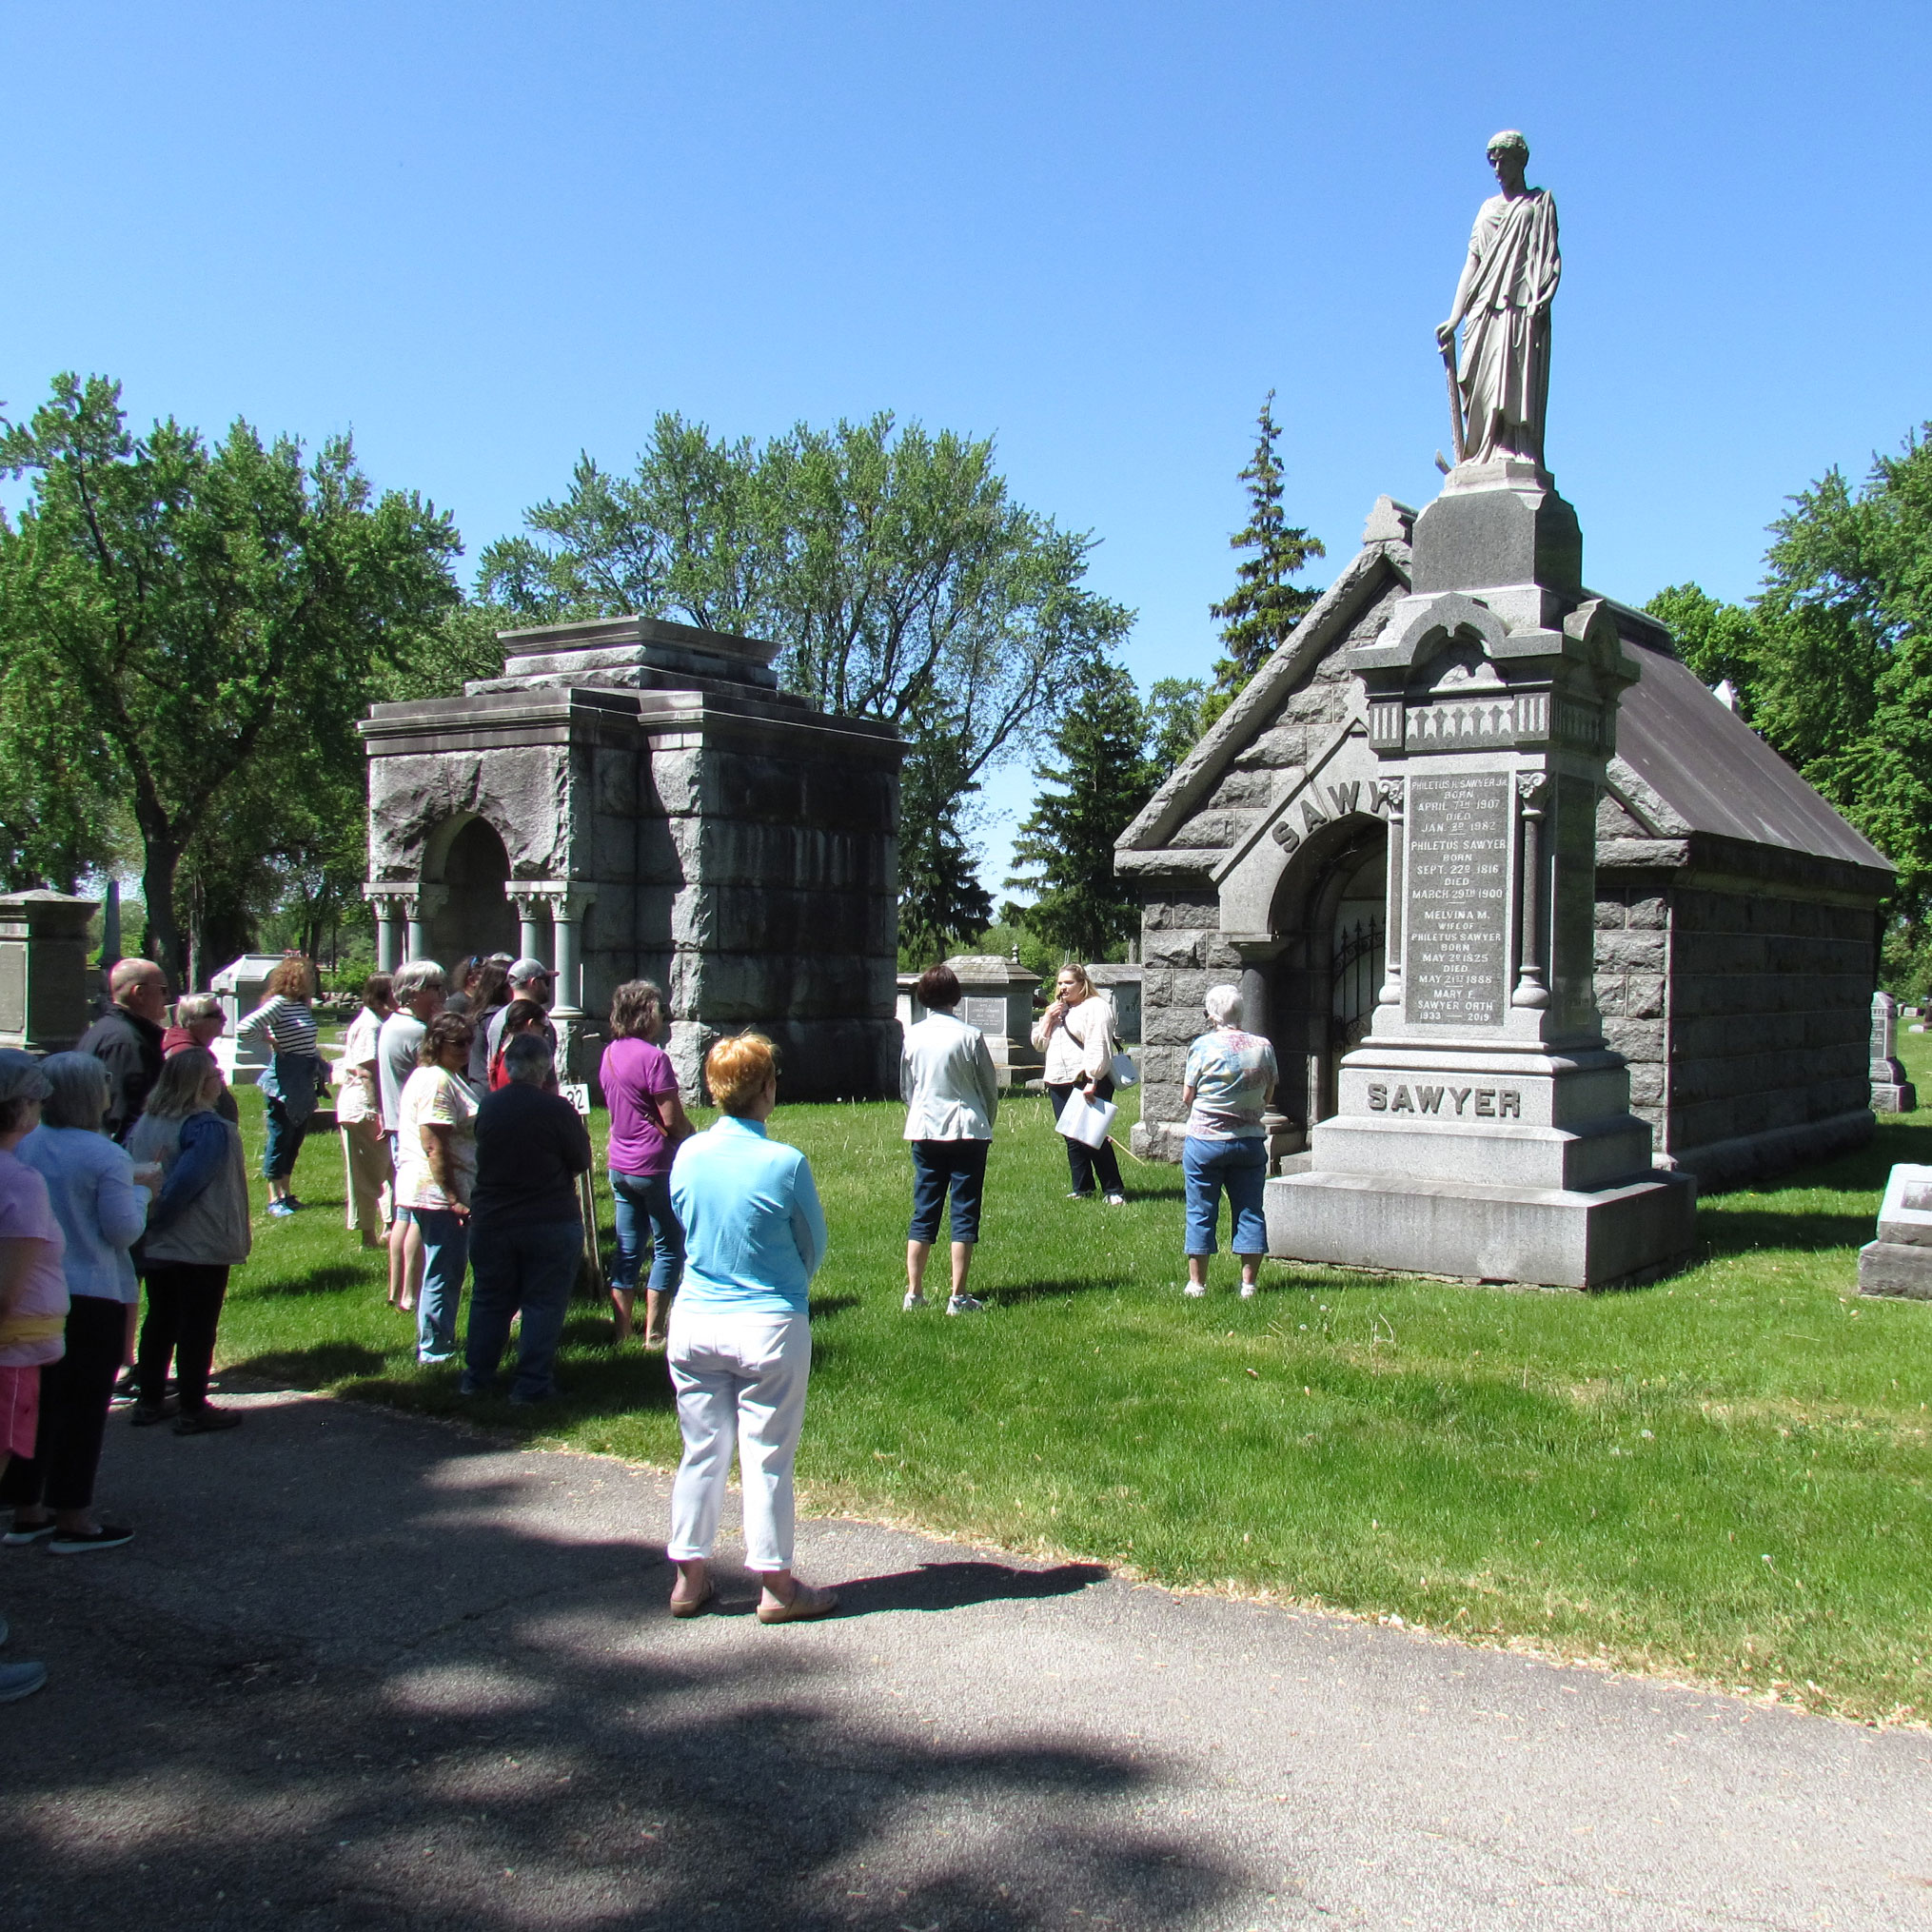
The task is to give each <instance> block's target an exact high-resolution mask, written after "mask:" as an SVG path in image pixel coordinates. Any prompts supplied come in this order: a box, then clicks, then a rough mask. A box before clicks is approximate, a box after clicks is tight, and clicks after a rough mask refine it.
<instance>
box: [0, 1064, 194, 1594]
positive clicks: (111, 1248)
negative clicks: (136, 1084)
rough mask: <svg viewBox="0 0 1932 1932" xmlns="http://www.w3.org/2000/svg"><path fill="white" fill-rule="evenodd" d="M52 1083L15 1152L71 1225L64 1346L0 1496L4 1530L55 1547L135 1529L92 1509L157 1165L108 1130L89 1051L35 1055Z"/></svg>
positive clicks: (104, 1542) (97, 1542)
mask: <svg viewBox="0 0 1932 1932" xmlns="http://www.w3.org/2000/svg"><path fill="white" fill-rule="evenodd" d="M40 1070H41V1072H42V1073H43V1074H45V1075H46V1076H47V1079H48V1082H49V1085H50V1086H51V1087H52V1089H53V1092H52V1093H51V1094H49V1097H48V1098H47V1099H46V1100H45V1101H44V1102H43V1103H42V1105H41V1112H40V1125H39V1126H38V1127H37V1128H35V1129H34V1131H33V1132H32V1133H31V1134H29V1135H28V1136H27V1138H26V1139H25V1140H23V1141H22V1142H21V1143H20V1150H19V1157H20V1158H21V1160H23V1161H24V1162H26V1164H27V1165H28V1166H29V1167H30V1168H32V1169H33V1170H34V1172H35V1173H38V1174H39V1175H40V1176H41V1178H42V1179H43V1180H45V1181H46V1183H47V1193H48V1198H49V1201H50V1202H51V1203H52V1206H53V1212H54V1218H55V1219H56V1220H58V1221H59V1223H60V1225H61V1232H63V1233H64V1234H65V1235H66V1236H67V1252H66V1254H65V1255H64V1257H63V1258H62V1267H63V1269H64V1270H65V1272H66V1274H67V1287H68V1315H67V1353H66V1354H64V1355H63V1356H62V1357H61V1358H60V1360H59V1361H58V1362H49V1363H47V1364H46V1365H45V1366H44V1367H43V1368H42V1369H41V1371H40V1426H39V1429H38V1432H37V1434H36V1437H35V1444H34V1452H33V1456H32V1458H31V1460H27V1459H23V1458H21V1457H18V1456H16V1457H15V1458H14V1459H13V1461H12V1462H11V1463H10V1464H9V1466H8V1469H7V1473H6V1475H5V1476H4V1477H0V1503H11V1504H12V1505H13V1527H12V1528H10V1530H9V1531H8V1533H7V1537H6V1539H5V1540H6V1541H7V1542H8V1543H10V1544H13V1545H20V1544H26V1543H38V1542H40V1541H41V1540H42V1538H44V1537H45V1538H50V1539H51V1541H50V1543H49V1548H51V1549H52V1550H53V1551H54V1553H55V1554H56V1555H58V1556H78V1555H80V1554H82V1553H83V1552H85V1551H88V1550H94V1549H113V1548H118V1547H119V1546H120V1545H122V1544H124V1543H126V1542H128V1540H129V1539H130V1538H131V1537H132V1536H133V1534H134V1532H133V1531H132V1530H131V1529H128V1528H121V1527H118V1526H112V1525H109V1526H104V1525H102V1524H101V1523H99V1522H97V1521H96V1520H95V1517H94V1514H93V1502H94V1478H95V1474H96V1472H97V1471H98V1469H99V1468H100V1462H101V1438H102V1435H103V1432H104V1431H105V1430H106V1429H107V1426H108V1405H109V1403H110V1402H111V1400H112V1398H113V1393H114V1378H115V1376H116V1375H117V1374H118V1373H119V1372H120V1368H121V1356H122V1352H123V1350H124V1347H125V1345H126V1339H127V1332H128V1310H129V1309H130V1308H131V1307H132V1306H133V1305H134V1303H135V1301H136V1300H137V1299H138V1298H139V1294H140V1287H139V1284H138V1283H137V1282H136V1280H135V1278H134V1263H133V1261H132V1259H131V1258H130V1256H129V1253H128V1250H129V1249H131V1248H132V1247H133V1245H134V1243H135V1242H136V1241H138V1240H139V1239H140V1238H141V1231H142V1229H143V1228H144V1227H145V1226H146V1224H147V1220H148V1188H146V1187H144V1186H141V1185H140V1184H139V1182H140V1180H141V1179H146V1180H148V1181H150V1182H151V1181H157V1180H158V1178H159V1175H158V1173H157V1172H156V1171H155V1170H153V1169H148V1170H137V1169H136V1168H135V1165H134V1162H133V1160H132V1158H131V1157H130V1156H129V1154H128V1152H127V1150H126V1149H125V1148H122V1147H117V1146H116V1145H115V1144H114V1142H113V1141H111V1140H109V1139H108V1135H107V1134H106V1133H105V1132H104V1131H103V1126H102V1123H103V1121H104V1120H105V1119H106V1117H107V1113H108V1070H107V1068H106V1067H105V1066H103V1065H102V1064H101V1062H100V1061H99V1060H97V1059H95V1058H94V1056H93V1055H91V1054H53V1055H49V1057H48V1058H47V1059H45V1060H43V1061H42V1062H41V1069H40Z"/></svg>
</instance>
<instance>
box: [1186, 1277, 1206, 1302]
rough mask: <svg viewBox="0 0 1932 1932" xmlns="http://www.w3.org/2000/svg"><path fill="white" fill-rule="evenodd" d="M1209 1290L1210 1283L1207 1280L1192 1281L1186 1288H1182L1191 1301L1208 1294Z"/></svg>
mask: <svg viewBox="0 0 1932 1932" xmlns="http://www.w3.org/2000/svg"><path fill="white" fill-rule="evenodd" d="M1207 1291H1208V1284H1207V1283H1206V1282H1205V1281H1191V1282H1189V1283H1188V1285H1187V1286H1186V1287H1185V1288H1184V1289H1182V1290H1181V1292H1182V1293H1183V1294H1184V1295H1186V1296H1187V1297H1188V1299H1189V1300H1190V1301H1198V1300H1200V1298H1201V1296H1202V1295H1204V1294H1206V1293H1207Z"/></svg>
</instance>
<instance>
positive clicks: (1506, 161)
mask: <svg viewBox="0 0 1932 1932" xmlns="http://www.w3.org/2000/svg"><path fill="white" fill-rule="evenodd" d="M1488 156H1489V166H1490V167H1491V168H1494V169H1495V170H1496V179H1497V180H1498V181H1499V182H1501V183H1502V185H1503V187H1505V188H1506V189H1508V190H1511V191H1514V190H1517V189H1520V188H1521V187H1522V186H1523V172H1524V170H1525V169H1526V168H1528V166H1529V143H1528V141H1526V140H1525V139H1524V138H1523V136H1522V134H1521V133H1519V132H1518V131H1517V130H1516V129H1515V128H1504V129H1503V131H1502V132H1501V133H1500V134H1491V135H1490V136H1489V146H1488Z"/></svg>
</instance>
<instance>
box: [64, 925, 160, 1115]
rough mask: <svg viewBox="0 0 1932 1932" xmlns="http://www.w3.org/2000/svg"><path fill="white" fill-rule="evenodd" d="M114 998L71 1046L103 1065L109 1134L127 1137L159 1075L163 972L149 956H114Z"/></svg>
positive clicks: (110, 985)
mask: <svg viewBox="0 0 1932 1932" xmlns="http://www.w3.org/2000/svg"><path fill="white" fill-rule="evenodd" d="M108 997H109V998H110V999H111V1000H112V1001H113V1005H112V1006H111V1007H110V1008H109V1010H108V1012H107V1013H105V1014H103V1015H101V1017H100V1018H99V1019H97V1020H96V1021H95V1022H94V1023H93V1025H92V1026H90V1027H89V1029H88V1030H87V1032H86V1033H84V1034H83V1035H81V1036H80V1039H79V1041H78V1042H77V1043H76V1045H75V1047H74V1051H75V1052H76V1053H77V1054H91V1055H93V1056H94V1058H95V1059H97V1060H99V1061H100V1063H101V1064H102V1065H103V1066H104V1067H106V1068H107V1070H108V1117H107V1120H106V1122H105V1125H106V1128H107V1131H108V1134H111V1135H113V1137H114V1138H115V1139H116V1140H118V1141H124V1142H125V1141H126V1140H127V1138H128V1132H129V1130H130V1129H131V1128H132V1127H133V1125H134V1123H135V1121H137V1120H138V1119H140V1117H141V1110H142V1108H143V1107H145V1106H146V1105H147V1104H148V1089H149V1088H150V1087H152V1086H153V1085H154V1083H155V1081H156V1080H158V1079H160V1077H161V1062H162V1058H163V1055H162V1048H161V1040H162V1022H163V1021H164V1020H165V1019H167V1017H168V976H167V975H166V974H165V973H163V972H162V970H161V968H160V967H159V966H157V965H156V964H155V963H154V961H153V960H152V959H117V960H116V961H115V962H114V970H113V971H112V972H111V973H110V974H109V975H108Z"/></svg>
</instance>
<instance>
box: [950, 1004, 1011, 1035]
mask: <svg viewBox="0 0 1932 1932" xmlns="http://www.w3.org/2000/svg"><path fill="white" fill-rule="evenodd" d="M959 1005H960V1012H959V1017H960V1018H961V1019H963V1020H964V1021H965V1022H966V1024H967V1025H968V1026H976V1027H977V1028H978V1029H979V1031H980V1032H981V1033H985V1034H1003V1033H1004V1032H1005V1031H1006V1001H1005V1000H1003V999H964V1000H961V1001H960V1003H959Z"/></svg>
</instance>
